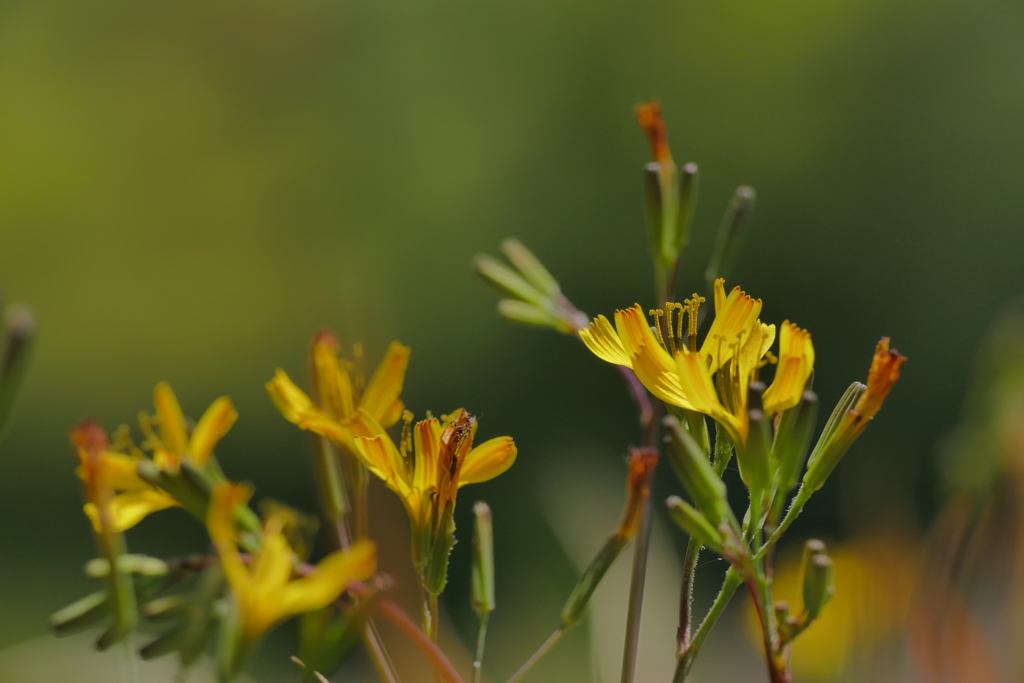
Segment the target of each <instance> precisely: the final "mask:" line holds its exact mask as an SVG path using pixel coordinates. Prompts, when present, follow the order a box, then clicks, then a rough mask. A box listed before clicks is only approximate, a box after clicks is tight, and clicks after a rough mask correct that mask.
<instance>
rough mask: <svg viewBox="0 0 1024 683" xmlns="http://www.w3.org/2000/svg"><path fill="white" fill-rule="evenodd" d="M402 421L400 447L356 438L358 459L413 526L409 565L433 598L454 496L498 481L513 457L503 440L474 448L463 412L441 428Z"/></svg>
mask: <svg viewBox="0 0 1024 683" xmlns="http://www.w3.org/2000/svg"><path fill="white" fill-rule="evenodd" d="M406 420H407V422H406V428H405V430H403V433H402V439H401V447H398V446H396V445H395V443H394V441H392V440H391V437H390V436H388V435H387V434H386V433H380V434H378V435H377V436H375V437H372V438H370V437H357V438H356V440H355V441H356V454H357V456H358V457H359V459H360V461H362V463H363V464H364V465H366V467H367V469H369V470H370V471H371V472H373V473H374V474H375V475H376V476H378V477H380V478H381V479H382V480H383V481H384V483H385V484H386V485H387V486H388V488H390V489H391V490H392V491H394V492H395V493H397V494H398V497H399V498H400V499H401V500H402V503H403V504H404V505H405V509H406V511H407V512H408V513H409V520H410V523H411V526H412V535H413V538H412V545H413V563H414V564H415V565H416V567H417V568H418V569H419V570H420V578H421V581H422V582H423V584H424V587H425V588H426V589H427V590H428V591H429V592H431V593H432V594H434V595H436V594H439V593H440V592H441V590H442V589H443V588H444V583H445V576H446V574H447V563H448V552H449V550H450V549H451V545H452V535H453V534H454V531H455V527H454V522H453V521H452V515H453V513H454V512H455V501H456V494H457V493H458V490H459V489H460V488H461V487H463V486H465V485H466V484H476V483H479V482H484V481H488V480H490V479H493V478H494V477H496V476H498V475H499V474H501V473H502V472H504V471H505V470H507V469H508V468H509V467H511V466H512V463H513V462H515V459H516V453H517V451H516V446H515V443H513V441H512V439H511V438H510V437H507V436H500V437H497V438H494V439H490V440H489V441H486V442H484V443H482V444H480V445H479V446H477V447H476V448H474V447H473V438H474V436H475V435H476V428H477V423H476V418H475V417H473V416H472V415H470V414H469V413H467V412H466V411H464V410H462V409H461V408H460V409H459V410H456V411H454V412H453V413H452V414H451V415H449V416H448V417H447V418H445V419H444V421H443V422H442V421H441V420H438V419H437V418H433V417H432V418H429V419H427V420H423V421H421V422H417V423H416V425H415V426H412V427H411V428H410V425H411V421H412V416H411V414H407V418H406ZM410 432H411V433H410Z"/></svg>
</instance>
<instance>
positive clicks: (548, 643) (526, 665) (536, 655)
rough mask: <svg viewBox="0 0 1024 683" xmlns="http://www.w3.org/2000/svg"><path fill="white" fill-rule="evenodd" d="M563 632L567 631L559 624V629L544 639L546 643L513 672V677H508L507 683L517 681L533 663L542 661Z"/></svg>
mask: <svg viewBox="0 0 1024 683" xmlns="http://www.w3.org/2000/svg"><path fill="white" fill-rule="evenodd" d="M563 633H565V630H564V627H563V626H559V627H558V628H557V629H555V632H554V633H552V634H551V635H550V636H548V639H547V640H545V641H544V644H543V645H541V646H540V647H539V648H537V651H536V652H534V653H533V654H532V655H530V658H529V659H527V660H526V663H524V664H523V665H522V666H521V667H519V670H518V671H516V672H515V673H514V674H512V677H511V678H509V679H508V681H507V683H515V682H516V681H518V680H519V679H520V678H522V677H523V676H525V675H526V672H528V671H529V670H530V669H532V668H533V665H534V664H536V663H537V662H538V661H540V658H541V657H543V656H544V655H545V654H546V653H547V651H548V650H550V649H551V648H552V646H554V644H555V643H557V642H558V639H559V638H561V637H562V634H563Z"/></svg>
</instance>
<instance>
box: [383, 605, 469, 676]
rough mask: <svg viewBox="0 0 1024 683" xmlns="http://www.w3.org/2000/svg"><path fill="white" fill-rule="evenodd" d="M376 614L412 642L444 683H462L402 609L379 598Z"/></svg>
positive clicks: (435, 645)
mask: <svg viewBox="0 0 1024 683" xmlns="http://www.w3.org/2000/svg"><path fill="white" fill-rule="evenodd" d="M376 609H377V612H379V613H380V614H381V616H383V617H384V618H385V619H387V620H388V621H390V622H391V623H392V624H394V625H395V626H397V627H398V628H399V630H400V631H402V633H404V634H405V635H406V637H408V638H409V640H410V641H412V643H413V645H415V646H416V647H418V648H419V650H420V652H422V653H423V654H424V655H426V657H427V659H428V660H430V664H431V666H433V668H434V671H436V672H437V674H438V675H439V676H440V677H441V680H443V681H445V683H462V678H461V677H460V676H459V672H458V671H456V670H455V667H454V666H453V665H452V663H451V662H450V661H449V660H448V658H447V657H446V656H445V654H444V652H442V651H441V649H440V648H439V647H438V646H437V643H435V642H434V641H433V640H431V639H430V637H429V636H427V634H426V633H424V632H423V631H422V630H421V629H420V628H419V627H417V626H416V624H415V623H414V622H413V620H412V619H410V618H409V616H408V615H407V614H406V613H405V612H404V611H402V608H401V607H399V606H398V605H396V604H395V603H394V602H392V601H391V600H388V599H387V598H381V599H380V600H379V601H377V604H376Z"/></svg>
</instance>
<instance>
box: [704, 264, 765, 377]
mask: <svg viewBox="0 0 1024 683" xmlns="http://www.w3.org/2000/svg"><path fill="white" fill-rule="evenodd" d="M719 282H723V286H722V290H723V292H724V281H722V280H718V281H716V282H715V319H714V321H713V322H712V323H711V328H710V329H709V330H708V334H707V336H706V337H705V338H704V343H703V344H702V345H701V348H700V350H701V353H702V354H706V355H707V356H708V357H710V358H711V368H710V370H711V372H717V371H718V369H719V368H720V367H722V365H723V364H724V363H725V362H726V361H727V360H729V359H730V358H731V357H732V355H733V353H734V352H735V351H736V344H737V342H740V343H742V341H743V340H745V339H746V338H747V336H748V335H749V334H750V332H751V329H752V328H753V326H754V324H755V323H756V322H757V317H758V316H759V315H760V314H761V300H760V299H754V298H753V297H751V296H750V295H748V294H747V293H746V292H744V291H742V290H741V289H740V288H739V287H734V288H733V290H732V291H731V292H730V293H729V296H727V297H725V298H724V300H723V301H722V305H721V306H719V305H718V303H719V301H720V300H721V299H722V297H721V293H720V292H719Z"/></svg>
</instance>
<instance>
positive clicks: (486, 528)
mask: <svg viewBox="0 0 1024 683" xmlns="http://www.w3.org/2000/svg"><path fill="white" fill-rule="evenodd" d="M473 515H474V524H473V565H472V605H473V610H474V611H475V612H476V613H477V614H479V615H481V616H483V615H486V614H490V613H491V612H493V611H494V607H495V604H494V524H493V520H492V518H491V508H490V507H489V506H488V505H487V503H484V502H483V501H481V502H479V503H477V504H476V505H474V506H473Z"/></svg>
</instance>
